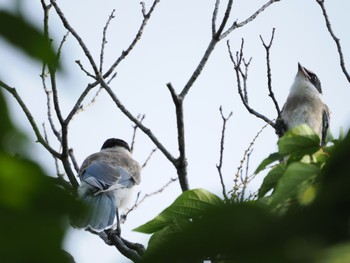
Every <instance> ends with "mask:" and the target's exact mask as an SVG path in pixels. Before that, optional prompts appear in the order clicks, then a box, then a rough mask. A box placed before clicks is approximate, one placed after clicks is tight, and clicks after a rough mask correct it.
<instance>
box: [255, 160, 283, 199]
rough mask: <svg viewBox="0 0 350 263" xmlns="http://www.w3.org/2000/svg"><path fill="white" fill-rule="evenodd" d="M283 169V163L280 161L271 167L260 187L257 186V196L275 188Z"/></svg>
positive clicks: (261, 195)
mask: <svg viewBox="0 0 350 263" xmlns="http://www.w3.org/2000/svg"><path fill="white" fill-rule="evenodd" d="M285 170H286V164H285V163H280V164H278V165H276V166H275V167H273V168H272V169H271V171H270V172H269V173H268V174H267V175H266V177H265V178H264V181H263V183H262V185H261V187H260V188H259V191H258V197H259V198H261V197H263V196H265V194H266V193H267V192H269V191H270V190H272V189H274V188H275V186H276V184H277V183H278V180H279V179H280V178H281V176H282V174H283V173H284V172H285Z"/></svg>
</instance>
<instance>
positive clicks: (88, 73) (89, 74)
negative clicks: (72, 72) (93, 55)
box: [75, 60, 96, 79]
mask: <svg viewBox="0 0 350 263" xmlns="http://www.w3.org/2000/svg"><path fill="white" fill-rule="evenodd" d="M75 63H77V64H78V66H79V68H80V69H81V70H82V71H83V72H84V73H85V74H86V75H87V76H88V77H90V78H93V79H96V77H95V76H94V75H92V74H91V73H90V72H89V71H87V70H86V69H85V68H84V66H83V64H81V62H80V60H76V61H75Z"/></svg>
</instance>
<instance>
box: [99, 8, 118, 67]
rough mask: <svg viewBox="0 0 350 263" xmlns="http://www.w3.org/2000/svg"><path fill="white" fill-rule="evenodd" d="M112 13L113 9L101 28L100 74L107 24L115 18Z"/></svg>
mask: <svg viewBox="0 0 350 263" xmlns="http://www.w3.org/2000/svg"><path fill="white" fill-rule="evenodd" d="M114 12H115V9H113V11H112V13H111V14H110V16H109V17H108V20H107V22H106V25H105V27H104V28H103V33H102V44H101V52H100V72H102V68H103V58H104V53H105V45H106V43H107V38H106V35H107V29H108V26H109V23H110V22H111V20H112V19H113V18H114V17H115V16H114Z"/></svg>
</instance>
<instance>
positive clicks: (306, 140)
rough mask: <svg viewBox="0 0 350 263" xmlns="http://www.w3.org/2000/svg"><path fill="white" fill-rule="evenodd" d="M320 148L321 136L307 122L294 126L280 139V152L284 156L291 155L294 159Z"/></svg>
mask: <svg viewBox="0 0 350 263" xmlns="http://www.w3.org/2000/svg"><path fill="white" fill-rule="evenodd" d="M319 148H320V138H319V137H318V135H317V134H316V133H315V132H314V130H312V129H311V128H310V127H309V126H307V125H306V124H303V125H300V126H297V127H294V128H293V129H291V130H289V131H287V132H286V134H285V135H284V136H283V137H282V138H280V139H279V141H278V152H279V154H280V155H282V156H287V155H290V156H291V157H290V158H292V159H300V158H302V157H303V156H304V155H307V154H313V153H315V152H316V151H317V150H318V149H319Z"/></svg>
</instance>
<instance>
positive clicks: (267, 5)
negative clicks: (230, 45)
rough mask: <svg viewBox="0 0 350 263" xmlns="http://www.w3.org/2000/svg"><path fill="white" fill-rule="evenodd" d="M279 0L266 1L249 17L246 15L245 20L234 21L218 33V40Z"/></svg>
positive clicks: (250, 20)
mask: <svg viewBox="0 0 350 263" xmlns="http://www.w3.org/2000/svg"><path fill="white" fill-rule="evenodd" d="M279 1H280V0H270V1H268V2H267V3H266V4H264V5H263V6H262V7H260V8H259V9H258V10H257V11H255V13H254V14H252V15H251V16H250V17H248V18H247V19H246V20H243V21H242V22H237V21H235V22H234V23H233V24H232V26H231V27H230V28H229V29H227V30H226V31H225V32H224V33H222V34H221V35H220V40H221V39H224V38H225V37H227V36H228V35H229V34H230V33H231V32H232V31H233V30H235V29H237V28H239V27H243V26H245V25H246V24H248V23H250V22H252V21H253V20H254V19H255V18H257V16H258V15H259V14H261V13H262V12H264V11H265V9H266V8H268V7H269V6H270V5H272V4H273V3H275V2H279Z"/></svg>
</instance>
